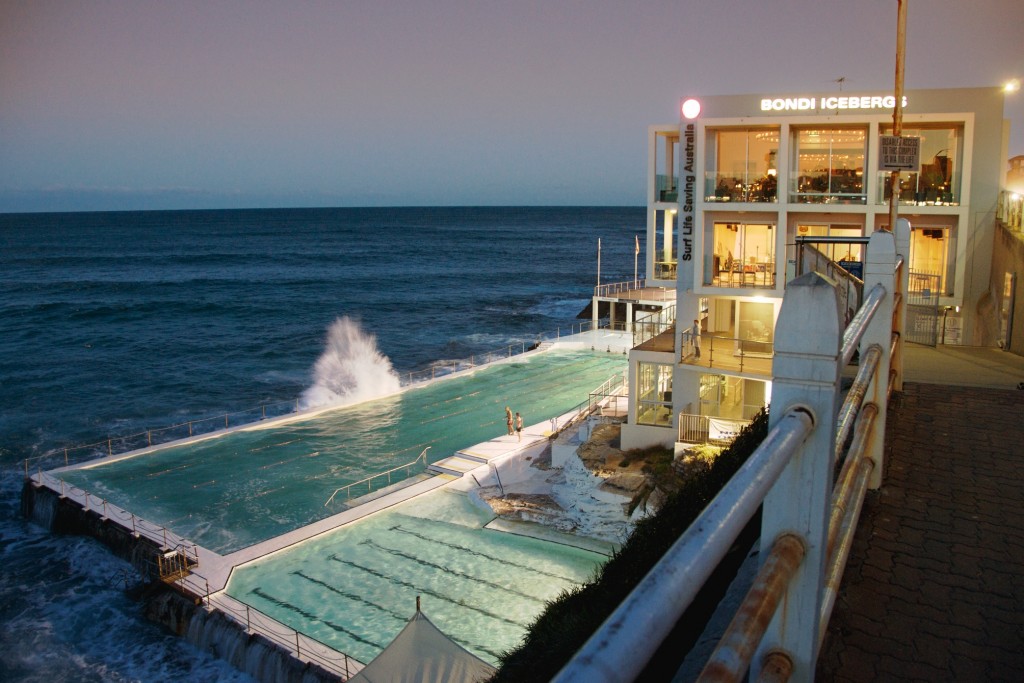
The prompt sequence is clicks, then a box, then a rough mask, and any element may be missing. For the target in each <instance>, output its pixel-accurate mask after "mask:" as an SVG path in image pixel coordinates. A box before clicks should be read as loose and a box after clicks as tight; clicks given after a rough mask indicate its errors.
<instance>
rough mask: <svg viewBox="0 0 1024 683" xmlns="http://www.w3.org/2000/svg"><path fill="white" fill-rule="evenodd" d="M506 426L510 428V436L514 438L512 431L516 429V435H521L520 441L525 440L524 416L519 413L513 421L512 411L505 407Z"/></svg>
mask: <svg viewBox="0 0 1024 683" xmlns="http://www.w3.org/2000/svg"><path fill="white" fill-rule="evenodd" d="M505 424H506V426H508V435H509V436H512V430H513V429H515V433H516V434H518V435H519V440H520V441H522V440H523V416H522V415H520V414H519V413H518V412H517V413H516V416H515V418H514V419H513V417H512V409H511V408H509V407H508V406H505Z"/></svg>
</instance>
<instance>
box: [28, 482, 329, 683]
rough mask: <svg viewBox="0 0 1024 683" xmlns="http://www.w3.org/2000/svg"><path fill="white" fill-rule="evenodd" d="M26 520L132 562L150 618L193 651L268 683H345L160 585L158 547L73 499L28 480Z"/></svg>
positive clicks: (188, 598)
mask: <svg viewBox="0 0 1024 683" xmlns="http://www.w3.org/2000/svg"><path fill="white" fill-rule="evenodd" d="M21 510H22V514H23V515H24V516H25V517H26V518H28V519H29V520H31V521H32V522H35V523H36V524H39V525H40V526H43V527H44V528H46V529H48V530H49V531H51V532H52V533H58V534H74V535H81V536H91V537H92V538H95V539H97V540H99V541H100V542H101V543H103V544H104V545H106V546H107V547H108V548H110V550H111V551H112V552H113V553H114V554H115V555H117V556H118V557H120V558H122V559H124V560H126V561H128V562H130V563H131V564H132V566H133V567H134V568H135V570H136V571H137V572H138V575H139V577H140V578H141V580H142V583H143V588H142V589H141V590H140V591H138V593H139V599H140V600H141V601H142V603H143V613H144V614H145V615H146V617H147V618H148V619H150V620H152V621H155V622H157V623H159V624H163V625H164V626H165V627H167V628H168V629H169V630H170V631H172V632H173V633H175V634H176V635H178V636H181V637H184V638H185V639H186V640H187V641H188V642H190V643H191V644H192V645H194V646H196V647H197V648H199V649H200V650H202V651H204V652H208V653H210V654H212V655H214V656H215V657H219V658H220V659H223V660H225V661H227V662H228V663H230V664H231V665H232V666H234V667H235V668H236V669H238V670H240V671H244V672H245V673H247V674H249V675H251V676H253V677H254V678H256V679H257V680H259V681H262V682H263V683H327V682H328V681H338V680H343V679H342V678H340V677H339V676H338V675H336V674H332V673H330V672H328V671H325V670H324V669H322V668H321V667H319V666H316V665H315V664H313V663H308V662H303V661H300V660H298V659H296V658H295V657H294V656H293V655H292V653H291V652H290V651H289V650H288V649H286V648H283V647H281V646H279V645H277V644H276V643H274V642H272V641H270V640H268V639H267V638H265V637H264V636H262V635H260V634H256V633H249V632H248V631H247V630H246V629H245V628H244V627H243V626H242V625H241V624H239V623H237V622H235V621H232V620H231V619H228V618H227V617H225V616H224V615H222V614H220V613H219V612H217V611H214V610H207V609H206V608H205V607H204V606H203V605H202V600H201V599H197V598H195V597H193V596H186V595H184V594H182V593H179V592H177V591H175V590H174V589H173V588H171V587H170V586H169V585H168V584H165V583H164V582H162V581H161V580H160V576H159V565H158V559H157V558H158V557H159V556H160V555H161V554H162V553H163V549H161V548H160V547H159V546H158V545H157V544H156V543H155V542H153V541H152V540H150V539H148V538H146V537H144V536H139V535H135V534H133V533H132V532H131V531H129V530H128V529H126V528H124V527H122V526H120V525H119V524H117V523H114V522H111V521H110V520H107V519H104V517H103V515H102V513H101V512H99V511H97V510H91V509H90V510H86V509H85V508H83V507H82V505H80V504H79V503H77V502H76V501H74V500H72V499H71V498H67V497H63V496H61V495H59V494H58V493H57V492H56V491H53V490H51V489H48V488H46V487H45V486H39V485H37V484H35V483H33V482H32V481H30V480H26V481H25V484H24V486H23V487H22V490H21Z"/></svg>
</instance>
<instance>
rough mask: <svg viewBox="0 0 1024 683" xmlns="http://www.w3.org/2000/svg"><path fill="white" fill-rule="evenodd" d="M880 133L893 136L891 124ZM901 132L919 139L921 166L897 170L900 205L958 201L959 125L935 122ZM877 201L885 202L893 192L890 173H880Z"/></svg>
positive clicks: (959, 169)
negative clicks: (908, 169) (899, 171)
mask: <svg viewBox="0 0 1024 683" xmlns="http://www.w3.org/2000/svg"><path fill="white" fill-rule="evenodd" d="M880 133H881V134H882V135H892V126H891V125H890V126H888V127H882V129H881V131H880ZM903 135H905V136H907V137H918V138H921V165H920V166H919V167H918V168H917V169H915V170H913V171H903V172H901V173H900V204H907V205H914V204H917V205H929V204H951V205H954V206H956V205H958V204H959V203H960V174H961V164H962V161H961V159H960V147H961V145H960V140H961V138H962V137H963V129H962V128H960V127H959V126H949V125H948V124H946V125H937V126H917V127H915V128H904V129H903ZM878 175H879V178H878V180H879V184H878V187H879V200H878V203H879V204H887V203H888V202H889V196H890V195H891V194H892V184H891V183H890V177H891V176H890V174H889V173H887V172H884V171H882V172H879V174H878Z"/></svg>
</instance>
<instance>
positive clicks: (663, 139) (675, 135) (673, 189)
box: [654, 131, 679, 202]
mask: <svg viewBox="0 0 1024 683" xmlns="http://www.w3.org/2000/svg"><path fill="white" fill-rule="evenodd" d="M678 159H679V132H678V131H671V132H669V131H658V132H656V133H655V140H654V175H655V182H654V201H656V202H675V201H678V199H679V173H678V172H677V170H676V163H677V160H678Z"/></svg>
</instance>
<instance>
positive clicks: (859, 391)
mask: <svg viewBox="0 0 1024 683" xmlns="http://www.w3.org/2000/svg"><path fill="white" fill-rule="evenodd" d="M881 360H882V347H881V346H878V345H877V344H874V345H872V346H871V347H870V348H869V349H868V350H867V351H866V352H865V353H864V356H863V358H861V359H860V368H859V369H858V370H857V376H856V377H855V378H854V379H853V385H852V386H851V387H850V391H849V392H847V394H846V400H845V401H843V405H842V407H841V408H840V409H839V417H838V418H837V420H836V462H838V461H839V457H840V455H841V454H842V451H843V444H844V443H846V439H847V437H848V436H849V435H850V429H851V428H852V426H853V423H854V419H855V418H856V417H857V414H858V411H860V407H861V404H862V403H864V397H865V396H866V395H867V392H868V386H869V385H870V384H871V380H872V378H874V376H875V372H876V371H877V370H878V364H879V363H880V362H881Z"/></svg>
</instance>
